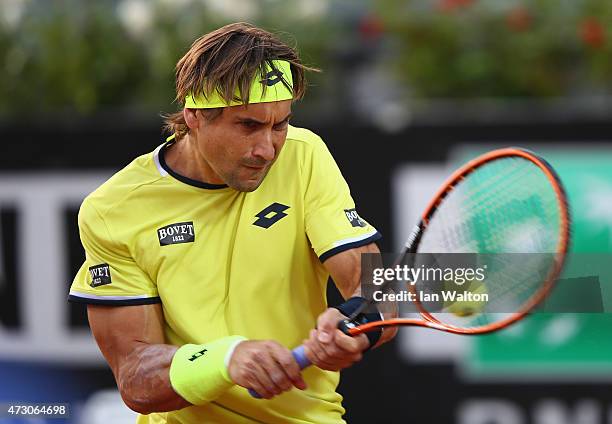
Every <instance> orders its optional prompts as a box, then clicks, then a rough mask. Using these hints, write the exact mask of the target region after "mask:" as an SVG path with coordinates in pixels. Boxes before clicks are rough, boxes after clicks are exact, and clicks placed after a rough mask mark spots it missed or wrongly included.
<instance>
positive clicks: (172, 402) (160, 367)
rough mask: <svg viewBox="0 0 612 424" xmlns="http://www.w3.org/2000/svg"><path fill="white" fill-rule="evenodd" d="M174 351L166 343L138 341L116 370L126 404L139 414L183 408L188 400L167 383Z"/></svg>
mask: <svg viewBox="0 0 612 424" xmlns="http://www.w3.org/2000/svg"><path fill="white" fill-rule="evenodd" d="M176 351H177V347H176V346H172V345H167V344H155V345H151V344H145V343H142V344H139V345H138V346H136V348H135V349H133V350H132V351H131V352H130V353H129V354H128V356H127V358H125V359H124V360H122V361H119V363H121V366H120V367H119V369H117V370H115V378H116V379H117V386H118V387H119V391H120V392H121V397H122V398H123V401H124V402H125V403H126V405H127V406H128V407H129V408H130V409H132V410H134V411H136V412H139V413H141V414H149V413H152V412H165V411H174V410H177V409H182V408H184V407H186V406H190V405H191V404H190V403H189V402H187V401H186V400H185V399H183V398H182V397H181V396H179V395H178V394H177V393H176V392H175V391H174V389H173V388H172V385H171V384H170V372H169V371H170V364H171V363H172V358H173V356H174V354H175V352H176Z"/></svg>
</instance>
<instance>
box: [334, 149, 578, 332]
mask: <svg viewBox="0 0 612 424" xmlns="http://www.w3.org/2000/svg"><path fill="white" fill-rule="evenodd" d="M508 157H520V158H523V159H526V160H528V161H530V162H532V163H533V164H534V165H536V166H537V167H538V168H540V170H541V171H542V172H543V173H544V175H545V176H546V178H547V179H548V181H549V182H550V184H551V186H552V187H553V189H554V191H555V194H556V196H557V201H558V205H559V216H560V228H559V230H560V237H559V242H558V244H557V250H556V252H555V254H556V258H555V261H554V265H553V266H552V267H551V269H550V271H549V273H548V274H547V276H546V278H545V281H544V282H543V284H542V286H541V288H540V289H539V290H538V291H537V292H536V293H535V294H534V295H533V296H532V298H531V299H530V300H529V301H528V302H527V303H526V304H525V305H523V307H522V308H521V309H519V310H518V311H517V312H514V313H513V314H511V315H510V316H508V317H507V318H505V319H503V320H501V321H497V322H494V323H491V324H486V325H482V326H480V327H473V328H464V327H457V326H453V325H449V324H444V323H442V322H440V321H439V320H437V319H436V318H435V317H434V316H432V315H431V314H430V313H429V312H427V311H426V310H425V309H423V308H422V306H421V305H420V303H418V301H417V302H415V303H416V304H417V307H418V308H419V313H420V315H421V317H422V319H418V318H395V319H389V320H383V321H375V322H370V323H367V324H362V325H356V324H355V323H353V322H351V321H352V319H353V318H355V316H357V315H358V314H359V313H360V312H362V311H363V310H365V309H366V307H367V305H368V304H369V303H364V304H363V305H362V307H361V308H359V309H358V310H357V311H355V313H354V314H353V315H352V316H351V317H349V319H348V320H346V321H343V322H342V324H343V325H341V326H340V327H341V328H342V329H343V331H345V332H346V333H347V334H350V335H351V336H356V335H359V334H362V333H366V332H368V331H374V330H376V329H379V328H384V327H392V326H404V325H408V326H419V327H428V328H433V329H436V330H440V331H445V332H448V333H454V334H466V335H475V334H483V333H490V332H493V331H497V330H500V329H502V328H505V327H507V326H509V325H510V324H513V323H515V322H517V321H519V320H520V319H522V318H524V317H525V316H526V315H527V314H528V313H529V312H530V311H532V310H533V308H534V307H535V306H537V305H538V304H539V303H540V302H542V300H544V298H546V296H548V294H549V293H550V291H551V289H552V288H553V286H554V284H555V281H556V280H557V278H558V277H559V274H560V273H561V270H562V269H563V264H564V261H565V256H566V254H567V251H568V247H569V239H570V225H571V224H570V223H571V221H570V215H569V208H568V203H567V196H566V193H565V189H564V188H563V185H562V184H561V180H560V179H559V177H558V175H557V173H556V172H555V170H554V169H553V168H552V166H551V165H550V164H549V163H548V162H546V160H544V159H543V158H541V157H540V156H538V155H536V154H535V153H533V152H531V151H529V150H525V149H521V148H515V147H510V148H504V149H498V150H493V151H491V152H488V153H485V154H483V155H482V156H479V157H477V158H476V159H473V160H471V161H469V162H468V163H466V164H465V165H463V166H462V167H461V168H459V169H457V170H456V171H455V172H454V173H453V174H452V175H451V176H450V177H449V178H448V179H447V180H446V181H445V182H444V183H443V184H442V186H441V187H440V189H439V190H438V191H437V192H436V194H435V195H434V197H433V199H432V200H431V202H429V204H428V205H427V207H426V208H425V211H424V212H423V214H422V216H421V221H420V222H419V224H418V225H417V226H416V227H415V230H414V231H413V233H412V234H411V236H410V237H409V238H408V242H407V243H406V246H405V247H404V249H403V251H402V253H401V254H400V259H399V260H398V261H397V263H399V262H401V261H402V260H403V258H404V257H405V255H406V254H407V253H416V250H417V248H418V245H419V242H420V239H421V237H422V234H423V232H424V231H425V230H426V229H427V225H428V224H429V222H430V220H431V218H432V217H433V216H434V214H435V212H436V210H437V209H438V206H439V205H440V204H441V203H442V201H443V200H444V198H445V197H446V196H447V195H448V194H449V193H450V192H451V191H453V190H454V188H455V186H457V185H458V184H459V183H460V182H461V181H463V179H465V177H467V176H468V175H469V174H471V173H472V172H474V171H475V170H476V169H478V168H479V167H481V166H483V165H485V164H487V163H489V162H492V161H495V160H498V159H502V158H508Z"/></svg>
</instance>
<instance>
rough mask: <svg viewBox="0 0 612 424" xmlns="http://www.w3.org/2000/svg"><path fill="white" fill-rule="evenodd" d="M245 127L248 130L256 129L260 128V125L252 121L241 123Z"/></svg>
mask: <svg viewBox="0 0 612 424" xmlns="http://www.w3.org/2000/svg"><path fill="white" fill-rule="evenodd" d="M240 124H241V125H242V126H243V127H245V128H248V129H255V128H257V127H258V126H259V124H258V123H257V122H252V121H243V122H241V123H240Z"/></svg>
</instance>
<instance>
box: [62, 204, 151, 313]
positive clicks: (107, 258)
mask: <svg viewBox="0 0 612 424" xmlns="http://www.w3.org/2000/svg"><path fill="white" fill-rule="evenodd" d="M78 221H79V234H80V237H81V243H82V244H83V248H84V249H85V262H84V263H83V265H82V266H81V268H80V269H79V271H78V273H77V275H76V276H75V278H74V280H73V282H72V286H71V287H70V295H69V296H68V300H69V301H71V302H78V303H87V304H100V305H145V304H151V303H160V302H161V300H160V298H159V295H158V293H157V286H156V285H155V284H154V283H153V281H151V279H150V278H149V277H148V275H147V274H146V273H145V272H144V271H143V270H142V269H141V268H140V267H139V266H138V265H137V264H136V262H135V261H134V259H133V258H132V257H131V255H130V253H129V249H128V248H127V246H126V245H125V244H121V243H117V241H115V240H114V239H113V238H112V235H111V232H110V230H109V227H108V225H107V223H106V222H105V221H104V219H103V218H102V216H101V215H100V213H99V212H98V210H97V209H96V208H95V207H94V205H92V204H91V203H89V202H88V200H87V199H86V200H85V201H84V202H83V205H82V206H81V209H80V211H79V219H78Z"/></svg>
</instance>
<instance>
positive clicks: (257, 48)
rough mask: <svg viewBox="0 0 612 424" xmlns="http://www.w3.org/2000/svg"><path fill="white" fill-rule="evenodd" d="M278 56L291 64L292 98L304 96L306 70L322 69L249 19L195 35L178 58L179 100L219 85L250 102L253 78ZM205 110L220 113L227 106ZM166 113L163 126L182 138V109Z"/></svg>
mask: <svg viewBox="0 0 612 424" xmlns="http://www.w3.org/2000/svg"><path fill="white" fill-rule="evenodd" d="M275 59H280V60H286V61H287V62H289V63H290V64H291V76H292V79H293V87H292V89H293V98H294V99H295V100H297V99H301V98H302V97H303V96H304V92H305V91H306V78H305V75H304V73H305V71H307V70H309V71H317V69H314V68H310V67H308V66H305V65H303V64H302V63H301V61H300V58H299V57H298V54H297V52H296V50H295V49H293V48H292V47H289V46H288V45H287V44H285V43H283V42H282V41H281V40H280V39H278V38H277V37H276V36H275V35H273V34H271V33H269V32H268V31H265V30H263V29H260V28H257V27H255V26H253V25H251V24H248V23H244V22H239V23H233V24H229V25H225V26H224V27H221V28H219V29H217V30H215V31H213V32H210V33H208V34H206V35H203V36H202V37H200V38H198V39H197V40H195V41H194V43H193V44H192V45H191V48H190V49H189V51H188V52H187V53H186V54H185V55H184V56H183V57H182V58H181V59H180V60H179V61H178V63H177V64H176V101H177V102H178V103H179V104H180V105H184V104H185V98H186V97H187V95H188V94H189V93H194V94H196V95H198V94H200V93H203V94H204V95H205V96H208V95H210V94H211V93H213V92H214V91H215V90H216V91H217V92H218V93H219V95H220V96H221V98H222V99H223V100H225V102H227V103H228V104H229V103H230V102H231V101H236V100H237V101H241V102H242V103H243V104H247V103H248V101H249V93H250V88H251V82H252V81H253V78H254V77H255V75H256V74H261V75H263V74H265V70H266V63H267V64H268V65H269V66H271V61H272V60H275ZM237 89H238V92H239V93H240V98H239V99H236V98H235V93H236V90H237ZM201 111H202V113H204V116H205V117H207V118H209V119H215V118H216V117H218V116H219V115H221V113H222V112H223V108H215V109H202V110H201ZM163 117H164V122H165V126H164V129H165V130H166V131H168V132H171V133H174V134H176V138H177V139H179V138H181V137H183V136H184V135H185V134H186V133H187V132H188V131H189V128H188V127H187V124H186V123H185V119H184V117H183V112H182V111H179V112H176V113H172V114H168V115H164V116H163Z"/></svg>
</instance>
